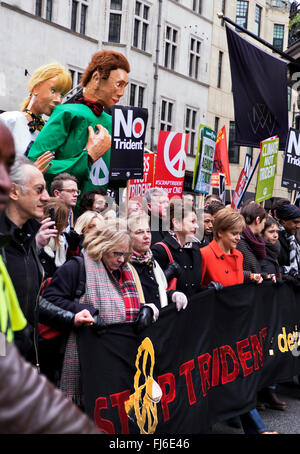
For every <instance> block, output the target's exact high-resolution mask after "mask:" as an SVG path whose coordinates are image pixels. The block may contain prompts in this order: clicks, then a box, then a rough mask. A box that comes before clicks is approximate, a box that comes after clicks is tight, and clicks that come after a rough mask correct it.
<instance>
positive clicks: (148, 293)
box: [128, 212, 188, 311]
mask: <svg viewBox="0 0 300 454" xmlns="http://www.w3.org/2000/svg"><path fill="white" fill-rule="evenodd" d="M128 231H129V233H130V237H131V241H132V249H133V251H132V256H131V263H132V265H133V266H134V268H135V269H136V271H137V273H138V275H139V278H140V281H141V285H142V291H143V296H144V299H145V301H147V302H150V303H153V304H155V306H156V307H157V308H158V309H160V308H162V307H165V306H167V305H168V304H169V303H172V302H173V303H175V304H176V309H177V310H178V311H180V310H181V309H185V308H186V306H187V303H188V301H187V297H186V296H185V295H184V293H182V292H177V291H176V290H175V291H174V290H167V286H168V283H167V279H166V277H165V275H164V272H163V270H162V269H161V267H160V266H159V264H158V263H157V261H156V260H154V258H153V253H152V251H151V249H150V245H151V231H150V226H149V216H148V215H147V214H146V213H145V212H144V213H141V214H132V215H131V216H130V217H129V218H128Z"/></svg>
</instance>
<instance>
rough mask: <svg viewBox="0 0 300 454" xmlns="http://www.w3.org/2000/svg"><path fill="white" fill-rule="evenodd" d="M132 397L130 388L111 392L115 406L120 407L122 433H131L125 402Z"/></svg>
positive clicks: (112, 402)
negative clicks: (114, 392)
mask: <svg viewBox="0 0 300 454" xmlns="http://www.w3.org/2000/svg"><path fill="white" fill-rule="evenodd" d="M129 398H130V389H127V390H126V391H122V392H120V393H117V394H111V396H110V400H111V404H112V406H113V407H115V406H117V407H118V412H119V418H120V421H121V433H122V434H129V427H128V416H127V413H126V410H125V402H126V401H127V400H129Z"/></svg>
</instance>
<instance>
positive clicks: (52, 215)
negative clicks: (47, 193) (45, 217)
mask: <svg viewBox="0 0 300 454" xmlns="http://www.w3.org/2000/svg"><path fill="white" fill-rule="evenodd" d="M49 216H50V218H51V221H54V222H55V219H54V208H53V207H52V208H49ZM54 227H55V224H54V225H51V227H49V228H50V229H54Z"/></svg>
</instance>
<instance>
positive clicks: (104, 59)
mask: <svg viewBox="0 0 300 454" xmlns="http://www.w3.org/2000/svg"><path fill="white" fill-rule="evenodd" d="M119 68H120V69H124V71H126V72H127V73H129V72H130V65H129V62H128V60H127V58H126V57H125V56H124V55H122V54H120V53H119V52H115V51H113V50H101V51H100V52H96V53H95V54H94V55H93V56H92V59H91V61H90V63H89V64H88V66H87V68H86V70H85V71H84V73H83V75H82V78H81V85H82V87H85V86H86V85H87V84H88V82H89V81H90V80H91V77H92V75H93V73H94V72H95V71H98V72H99V74H100V76H101V79H108V78H109V75H110V72H111V71H113V70H115V69H119Z"/></svg>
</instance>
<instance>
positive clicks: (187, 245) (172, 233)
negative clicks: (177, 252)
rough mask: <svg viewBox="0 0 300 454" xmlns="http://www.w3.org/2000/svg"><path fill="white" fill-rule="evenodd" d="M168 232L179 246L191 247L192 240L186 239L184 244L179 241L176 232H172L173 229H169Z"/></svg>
mask: <svg viewBox="0 0 300 454" xmlns="http://www.w3.org/2000/svg"><path fill="white" fill-rule="evenodd" d="M169 234H170V235H171V237H172V238H173V239H174V240H175V241H177V243H178V244H179V245H180V247H182V248H188V249H189V248H191V247H193V242H192V241H188V242H187V243H185V244H181V242H180V241H179V238H178V237H177V235H176V233H175V232H173V230H169Z"/></svg>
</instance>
